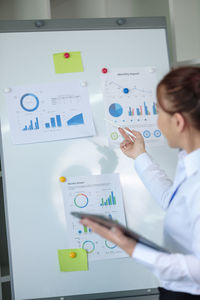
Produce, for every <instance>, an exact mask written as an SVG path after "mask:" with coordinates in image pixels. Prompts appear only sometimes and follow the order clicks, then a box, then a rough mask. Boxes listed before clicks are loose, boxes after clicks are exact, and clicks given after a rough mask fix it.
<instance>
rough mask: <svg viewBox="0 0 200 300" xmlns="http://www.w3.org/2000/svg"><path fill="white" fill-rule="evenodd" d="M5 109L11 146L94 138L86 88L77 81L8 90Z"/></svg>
mask: <svg viewBox="0 0 200 300" xmlns="http://www.w3.org/2000/svg"><path fill="white" fill-rule="evenodd" d="M7 106H8V114H9V121H10V126H11V136H12V140H13V143H14V144H25V143H36V142H43V141H53V140H60V139H72V138H80V137H88V136H93V135H95V128H94V124H93V120H92V113H91V108H90V104H89V94H88V89H87V87H85V86H84V87H83V86H81V82H80V81H73V82H71V81H67V82H62V83H51V84H48V85H47V84H45V85H39V86H25V87H15V88H12V91H11V92H10V93H9V94H8V95H7Z"/></svg>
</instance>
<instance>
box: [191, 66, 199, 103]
mask: <svg viewBox="0 0 200 300" xmlns="http://www.w3.org/2000/svg"><path fill="white" fill-rule="evenodd" d="M191 87H192V90H193V92H194V93H195V94H196V95H197V96H199V98H200V72H199V74H195V75H194V76H193V77H192V78H191Z"/></svg>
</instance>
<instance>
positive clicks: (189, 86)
mask: <svg viewBox="0 0 200 300" xmlns="http://www.w3.org/2000/svg"><path fill="white" fill-rule="evenodd" d="M157 108H158V127H159V129H160V130H161V132H162V134H163V135H164V136H165V138H166V139H167V141H168V144H169V146H170V147H173V148H180V149H182V150H181V151H180V152H179V160H178V164H177V169H176V175H175V180H174V182H171V180H170V179H169V178H167V176H166V174H165V173H164V171H162V170H160V169H159V167H158V165H157V164H155V163H154V162H153V161H152V159H151V157H150V156H149V155H148V153H147V152H146V150H145V144H144V139H143V137H142V135H141V134H140V133H139V132H137V131H135V130H132V131H131V130H130V129H128V128H127V129H128V130H129V131H130V132H132V133H133V134H134V135H135V137H136V138H135V139H134V141H133V140H132V139H130V137H129V136H128V134H126V133H125V131H124V130H123V129H122V128H119V131H120V133H121V134H122V136H123V137H124V141H123V142H122V143H121V145H120V148H121V150H122V151H123V153H124V154H125V155H127V156H128V157H130V158H132V159H134V160H135V168H136V171H137V173H138V175H139V176H140V178H141V179H142V181H143V183H144V184H145V186H146V187H147V189H148V190H149V191H150V192H151V194H152V195H153V197H154V198H155V199H156V200H157V201H158V202H159V203H160V205H161V206H162V208H163V209H165V210H166V215H165V221H164V237H165V243H166V244H167V247H168V248H171V250H172V254H166V253H163V252H159V251H156V250H153V249H150V248H149V247H147V246H144V245H142V244H140V243H137V242H135V241H134V240H132V239H130V238H128V237H126V236H125V235H123V233H122V232H121V231H119V229H117V228H112V230H109V229H106V228H105V227H103V226H100V225H98V224H97V223H95V222H92V221H90V220H88V219H83V220H81V223H82V224H83V225H85V226H88V227H90V228H91V229H92V230H93V231H94V232H96V233H97V234H99V235H101V236H102V237H104V238H105V239H108V240H110V241H112V242H113V243H115V244H117V245H118V246H119V247H121V248H122V249H123V250H124V251H126V252H127V253H128V254H129V255H130V256H132V257H133V259H136V260H138V261H140V262H141V263H143V264H145V265H146V266H147V267H148V268H149V269H151V270H152V272H153V273H154V274H155V275H156V276H157V277H158V279H159V281H160V282H161V286H162V287H161V288H159V291H160V299H162V300H163V299H169V300H173V299H200V68H198V67H182V68H177V69H174V70H172V71H170V72H169V73H168V74H167V75H166V76H165V77H164V78H163V79H162V80H161V81H160V83H159V84H158V87H157Z"/></svg>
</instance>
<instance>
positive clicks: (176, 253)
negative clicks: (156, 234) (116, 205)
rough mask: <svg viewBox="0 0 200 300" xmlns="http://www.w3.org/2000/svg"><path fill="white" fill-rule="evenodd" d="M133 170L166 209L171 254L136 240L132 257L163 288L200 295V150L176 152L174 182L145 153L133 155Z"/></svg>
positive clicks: (167, 245) (167, 233) (165, 239)
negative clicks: (176, 161)
mask: <svg viewBox="0 0 200 300" xmlns="http://www.w3.org/2000/svg"><path fill="white" fill-rule="evenodd" d="M135 169H136V171H137V173H138V175H139V176H140V178H141V179H142V181H143V183H144V184H145V186H146V187H147V189H148V190H149V191H150V193H151V194H152V195H153V197H154V198H155V199H156V200H157V201H158V202H159V204H160V205H161V207H162V208H163V209H165V210H166V215H165V221H164V246H165V247H166V248H168V249H169V250H171V251H172V253H173V254H166V253H163V252H159V251H156V250H153V249H151V248H149V247H147V246H144V245H142V244H140V243H138V244H137V245H136V247H135V250H134V251H133V254H132V257H133V258H134V259H136V260H138V261H140V262H142V263H143V264H145V265H146V266H147V267H148V268H149V269H151V271H152V272H153V273H154V274H155V275H156V276H157V277H158V279H159V280H160V282H161V285H162V286H163V287H164V288H166V289H168V290H172V291H180V292H186V293H190V294H195V295H200V149H198V150H195V151H193V152H191V153H190V154H187V155H186V153H185V152H184V151H181V152H180V153H179V161H178V164H177V169H176V176H175V180H174V183H173V182H172V181H171V180H170V179H169V178H168V177H167V176H166V174H165V172H164V171H162V170H161V169H160V168H159V166H158V165H157V164H155V163H154V162H153V161H152V159H151V157H150V156H149V155H148V154H147V153H143V154H141V155H140V156H138V157H137V158H136V160H135ZM180 184H181V185H180ZM179 185H180V187H179V188H178V190H177V192H176V194H175V195H174V197H173V199H172V201H171V203H170V199H171V198H172V195H173V193H174V191H175V190H176V189H177V187H178V186H179Z"/></svg>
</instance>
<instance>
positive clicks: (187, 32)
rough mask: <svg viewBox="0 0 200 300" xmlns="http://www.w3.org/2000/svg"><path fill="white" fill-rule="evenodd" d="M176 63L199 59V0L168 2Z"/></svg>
mask: <svg viewBox="0 0 200 300" xmlns="http://www.w3.org/2000/svg"><path fill="white" fill-rule="evenodd" d="M169 1H170V11H171V18H172V20H171V21H172V25H173V34H174V39H173V40H174V44H173V45H174V52H175V55H174V56H176V57H175V59H176V60H177V61H184V60H192V59H198V60H199V59H200V34H199V29H200V0H189V1H188V0H169Z"/></svg>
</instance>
